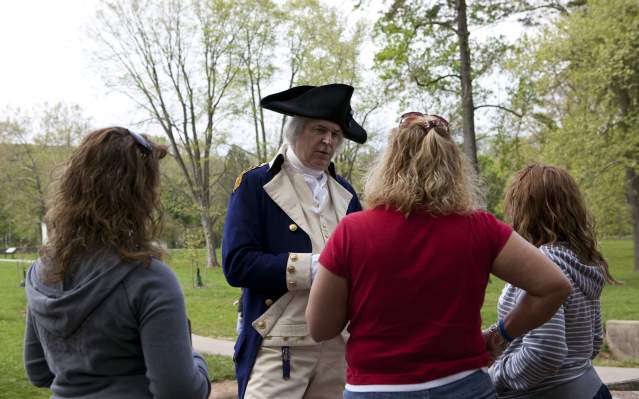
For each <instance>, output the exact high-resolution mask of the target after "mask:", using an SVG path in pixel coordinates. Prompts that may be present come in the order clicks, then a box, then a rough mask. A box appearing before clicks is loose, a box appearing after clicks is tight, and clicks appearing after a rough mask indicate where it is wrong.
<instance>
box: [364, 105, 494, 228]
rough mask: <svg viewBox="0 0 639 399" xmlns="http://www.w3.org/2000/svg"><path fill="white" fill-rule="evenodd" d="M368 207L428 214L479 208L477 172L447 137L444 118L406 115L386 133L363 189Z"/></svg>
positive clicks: (463, 212) (458, 212) (481, 203)
mask: <svg viewBox="0 0 639 399" xmlns="http://www.w3.org/2000/svg"><path fill="white" fill-rule="evenodd" d="M364 198H365V200H366V203H367V204H368V206H370V207H379V206H384V207H385V208H386V209H396V210H398V211H399V212H402V213H403V214H404V215H405V216H406V217H408V216H409V215H410V214H411V213H412V212H414V211H415V210H425V211H427V212H430V213H432V214H434V215H448V214H469V213H472V212H473V211H476V210H478V209H480V208H482V207H483V198H482V195H481V192H480V190H479V185H478V179H477V174H476V173H475V170H474V169H473V167H472V166H471V164H470V162H469V161H468V160H467V158H466V157H465V155H464V154H463V153H462V152H461V151H460V150H459V148H458V146H457V144H455V142H454V141H453V140H452V137H451V135H450V131H449V129H448V122H446V121H445V120H444V119H443V118H441V117H438V116H435V115H421V116H417V117H413V118H410V119H406V120H405V122H403V123H402V124H400V126H399V127H398V128H395V129H393V130H392V131H391V134H390V137H389V140H388V146H387V148H386V151H384V152H383V153H382V154H381V155H380V158H379V160H378V162H376V163H375V166H374V167H373V169H372V170H371V171H370V173H369V175H368V178H367V181H366V185H365V188H364Z"/></svg>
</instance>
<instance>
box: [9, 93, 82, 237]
mask: <svg viewBox="0 0 639 399" xmlns="http://www.w3.org/2000/svg"><path fill="white" fill-rule="evenodd" d="M4 114H5V116H3V117H2V118H0V146H1V147H2V150H1V151H0V165H2V168H3V171H4V172H5V173H3V174H2V175H1V176H2V177H1V178H0V185H1V186H2V192H3V193H2V195H1V196H0V198H2V208H1V209H2V213H4V214H6V215H8V216H9V217H10V220H11V222H8V223H7V228H11V229H12V230H11V233H12V235H13V237H14V239H20V238H21V239H22V240H25V241H26V242H25V243H28V244H30V245H39V244H40V243H41V242H42V236H41V234H42V230H41V225H42V222H43V220H44V215H45V213H46V211H47V196H48V192H49V185H50V183H51V182H52V180H53V179H54V178H55V173H56V172H57V171H59V170H60V167H61V166H62V165H63V163H64V161H65V160H66V158H67V157H68V155H69V154H70V153H71V150H72V146H74V145H77V143H78V142H79V140H80V138H81V137H82V136H83V135H84V134H86V133H87V132H88V130H89V123H90V122H89V120H88V119H87V118H86V117H84V116H83V111H82V109H81V108H80V107H79V106H77V105H68V104H63V103H57V104H53V105H48V104H44V105H43V106H41V107H38V108H36V109H34V110H33V111H32V112H30V113H27V112H23V111H20V110H16V109H9V110H6V111H5V112H4ZM5 234H9V232H7V233H5Z"/></svg>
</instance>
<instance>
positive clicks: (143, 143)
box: [129, 130, 153, 155]
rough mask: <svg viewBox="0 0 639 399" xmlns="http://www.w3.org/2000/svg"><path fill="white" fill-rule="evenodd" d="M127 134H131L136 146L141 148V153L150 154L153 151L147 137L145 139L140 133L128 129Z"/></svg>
mask: <svg viewBox="0 0 639 399" xmlns="http://www.w3.org/2000/svg"><path fill="white" fill-rule="evenodd" d="M129 134H131V137H133V140H135V142H136V144H137V145H138V147H140V150H142V153H143V154H144V155H151V154H152V153H153V146H151V143H149V142H148V141H147V139H145V138H144V137H143V136H142V135H140V134H137V133H135V132H132V131H130V130H129Z"/></svg>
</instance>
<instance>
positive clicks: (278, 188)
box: [264, 172, 311, 236]
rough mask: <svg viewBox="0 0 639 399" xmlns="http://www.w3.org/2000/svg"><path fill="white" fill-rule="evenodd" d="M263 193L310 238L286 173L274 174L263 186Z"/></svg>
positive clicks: (302, 213)
mask: <svg viewBox="0 0 639 399" xmlns="http://www.w3.org/2000/svg"><path fill="white" fill-rule="evenodd" d="M264 191H266V193H267V194H268V195H269V197H271V199H272V200H273V202H275V203H276V204H277V205H278V206H279V207H280V208H282V210H283V211H284V213H286V214H287V215H288V217H290V218H291V219H292V220H293V221H294V222H295V224H297V225H298V226H299V227H300V228H301V229H302V230H304V232H305V233H306V234H308V235H309V236H310V231H311V229H310V228H309V226H308V224H307V223H306V218H305V217H304V211H303V210H302V206H301V205H300V201H299V198H297V193H296V191H295V189H294V188H293V184H292V183H291V181H290V179H289V178H288V175H287V174H286V173H282V172H280V173H278V174H276V175H275V177H273V178H272V179H271V181H269V182H268V183H266V184H265V185H264Z"/></svg>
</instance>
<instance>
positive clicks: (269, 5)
mask: <svg viewBox="0 0 639 399" xmlns="http://www.w3.org/2000/svg"><path fill="white" fill-rule="evenodd" d="M236 8H237V10H236V12H237V13H239V14H240V15H241V17H240V18H239V19H240V21H241V23H242V25H241V26H240V33H239V37H238V45H237V47H238V51H239V58H240V60H241V61H242V71H241V73H240V74H239V78H240V80H241V81H242V83H243V85H242V90H241V91H240V95H239V96H238V101H237V106H238V108H239V109H237V111H236V112H237V114H238V115H240V116H249V119H250V120H251V121H252V125H253V129H254V131H255V152H256V154H255V158H256V159H257V161H258V162H259V163H264V162H266V161H267V160H268V158H269V151H270V149H269V148H268V147H269V146H268V143H269V140H268V133H267V129H266V125H265V121H264V111H263V110H262V107H260V99H261V98H262V97H263V92H262V89H263V88H264V86H266V85H268V84H269V83H271V82H272V80H273V77H274V74H275V70H276V66H275V60H276V57H275V51H276V46H277V44H278V41H277V37H278V27H279V25H280V24H282V23H283V20H282V18H281V12H280V10H279V9H278V7H277V6H276V4H275V3H274V2H272V1H270V0H242V1H238V2H237V3H236Z"/></svg>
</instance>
